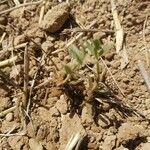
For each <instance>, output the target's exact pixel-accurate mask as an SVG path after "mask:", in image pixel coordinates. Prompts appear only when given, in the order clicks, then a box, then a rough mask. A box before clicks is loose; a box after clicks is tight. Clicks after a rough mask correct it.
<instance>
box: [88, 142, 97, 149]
mask: <svg viewBox="0 0 150 150" xmlns="http://www.w3.org/2000/svg"><path fill="white" fill-rule="evenodd" d="M87 147H88V149H91V150H97V149H98V146H97V145H96V144H95V143H88V145H87Z"/></svg>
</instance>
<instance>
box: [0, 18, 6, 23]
mask: <svg viewBox="0 0 150 150" xmlns="http://www.w3.org/2000/svg"><path fill="white" fill-rule="evenodd" d="M0 24H2V25H6V24H7V19H6V17H0Z"/></svg>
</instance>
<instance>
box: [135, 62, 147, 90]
mask: <svg viewBox="0 0 150 150" xmlns="http://www.w3.org/2000/svg"><path fill="white" fill-rule="evenodd" d="M138 67H139V70H140V72H141V75H142V77H143V79H144V81H145V83H146V85H147V88H148V91H149V92H150V77H149V76H148V73H147V71H146V69H145V67H144V64H143V63H142V62H141V61H140V60H139V61H138Z"/></svg>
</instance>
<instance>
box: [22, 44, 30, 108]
mask: <svg viewBox="0 0 150 150" xmlns="http://www.w3.org/2000/svg"><path fill="white" fill-rule="evenodd" d="M28 82H29V56H28V48H27V46H26V47H25V52H24V96H23V107H24V108H26V106H27V101H28Z"/></svg>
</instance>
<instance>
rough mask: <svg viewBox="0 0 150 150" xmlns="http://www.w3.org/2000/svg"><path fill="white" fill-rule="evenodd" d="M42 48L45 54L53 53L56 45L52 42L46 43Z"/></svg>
mask: <svg viewBox="0 0 150 150" xmlns="http://www.w3.org/2000/svg"><path fill="white" fill-rule="evenodd" d="M41 47H42V49H43V50H44V51H45V52H52V51H53V50H54V44H53V43H52V42H51V41H45V42H44V43H42V45H41Z"/></svg>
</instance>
